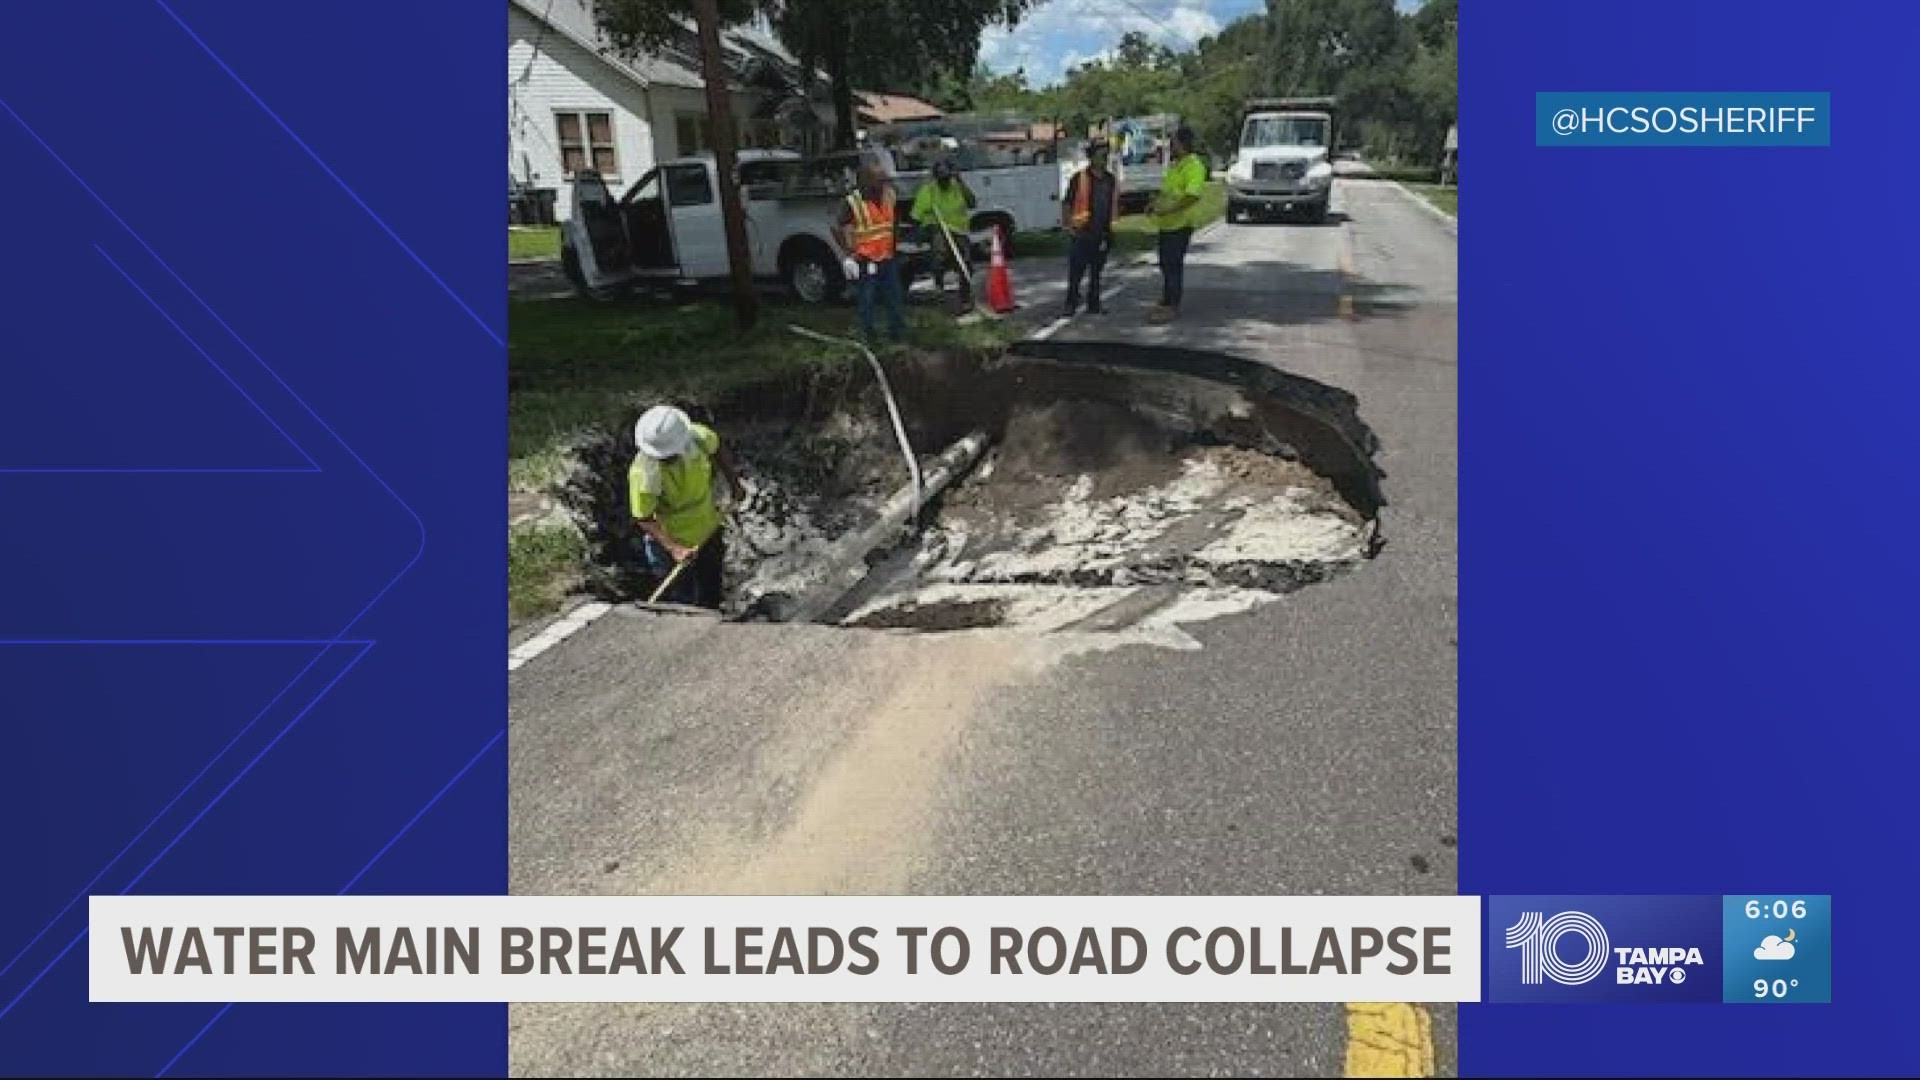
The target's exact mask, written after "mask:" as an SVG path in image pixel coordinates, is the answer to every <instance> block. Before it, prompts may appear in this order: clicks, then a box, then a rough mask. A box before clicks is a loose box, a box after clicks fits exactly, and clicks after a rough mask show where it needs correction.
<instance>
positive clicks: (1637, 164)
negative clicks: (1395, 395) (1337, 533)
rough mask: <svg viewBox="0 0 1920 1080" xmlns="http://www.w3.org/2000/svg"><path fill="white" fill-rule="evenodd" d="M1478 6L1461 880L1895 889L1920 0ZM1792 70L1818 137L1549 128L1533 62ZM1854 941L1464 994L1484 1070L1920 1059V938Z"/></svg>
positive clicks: (1745, 1067) (1754, 1070)
mask: <svg viewBox="0 0 1920 1080" xmlns="http://www.w3.org/2000/svg"><path fill="white" fill-rule="evenodd" d="M1461 7H1462V19H1461V36H1460V58H1461V60H1460V63H1461V67H1460V93H1461V112H1462V114H1463V115H1464V116H1465V117H1466V118H1467V119H1466V122H1465V123H1464V124H1463V125H1462V127H1463V128H1464V129H1465V131H1466V132H1467V135H1466V138H1467V140H1468V146H1469V147H1470V149H1469V150H1468V151H1467V154H1468V159H1467V160H1469V161H1471V162H1473V163H1474V164H1472V165H1469V166H1468V167H1467V171H1468V172H1469V173H1470V174H1471V175H1472V176H1473V179H1472V180H1470V181H1468V182H1467V184H1466V186H1465V188H1464V189H1463V191H1462V195H1461V204H1462V212H1463V215H1464V217H1465V219H1466V222H1467V225H1466V226H1465V229H1464V237H1463V239H1462V242H1461V245H1460V259H1461V266H1460V271H1461V273H1460V282H1461V296H1460V305H1461V307H1460V317H1461V322H1460V346H1461V349H1460V356H1461V385H1460V405H1461V419H1460V432H1461V436H1460V437H1461V478H1460V479H1461V484H1460V490H1461V500H1462V504H1461V507H1460V522H1461V535H1460V559H1461V563H1460V587H1461V594H1462V603H1461V609H1460V619H1461V627H1460V641H1461V649H1460V859H1461V862H1460V888H1461V891H1462V892H1468V893H1481V894H1495V893H1520V892H1532V891H1551V892H1567V893H1577V892H1592V891H1596V890H1604V891H1607V892H1617V893H1646V894H1703V895H1704V894H1715V895H1720V894H1730V893H1739V892H1745V891H1747V890H1754V891H1755V892H1756V894H1757V892H1758V891H1759V890H1785V895H1794V894H1795V893H1796V892H1805V893H1826V894H1831V895H1832V896H1833V898H1834V902H1835V904H1836V905H1837V906H1838V907H1839V908H1840V910H1842V911H1843V912H1844V913H1845V918H1846V925H1848V926H1856V927H1899V926H1904V925H1907V923H1908V922H1909V921H1910V919H1911V917H1912V911H1911V909H1910V907H1909V906H1908V901H1909V900H1910V899H1911V898H1912V897H1913V896H1914V895H1915V889H1914V887H1913V886H1914V879H1915V871H1914V870H1913V868H1912V866H1911V860H1910V859H1907V858H1905V857H1904V856H1903V855H1902V854H1901V852H1902V851H1903V850H1904V848H1903V844H1905V839H1904V838H1906V837H1909V836H1911V835H1912V834H1913V833H1914V821H1915V816H1916V813H1917V812H1916V810H1915V807H1914V803H1913V799H1912V790H1913V780H1912V776H1911V773H1912V771H1913V764H1912V763H1913V762H1914V761H1915V760H1920V728H1916V726H1915V724H1914V723H1913V713H1914V702H1915V701H1916V700H1920V665H1915V664H1914V663H1913V646H1912V642H1913V640H1914V619H1915V612H1916V611H1920V560H1916V559H1915V558H1914V552H1913V536H1914V533H1915V517H1916V511H1915V508H1914V504H1913V500H1912V498H1911V497H1910V495H1909V493H1910V492H1911V491H1912V490H1913V485H1914V482H1915V474H1916V462H1920V423H1916V422H1915V409H1916V402H1920V365H1916V364H1915V363H1914V362H1913V360H1912V356H1913V352H1914V350H1913V346H1912V342H1913V337H1914V311H1915V305H1914V300H1913V292H1914V286H1915V282H1916V280H1917V279H1920V271H1916V252H1920V215H1917V214H1915V213H1914V212H1913V211H1912V205H1913V199H1914V183H1913V177H1914V175H1915V172H1916V166H1917V165H1920V149H1916V147H1915V145H1914V142H1913V140H1911V139H1908V138H1905V137H1903V136H1902V135H1900V134H1899V133H1901V132H1905V131H1907V130H1909V128H1910V127H1911V124H1910V122H1909V119H1908V113H1909V110H1910V105H1911V102H1912V93H1911V87H1910V82H1911V80H1910V77H1909V75H1908V72H1909V71H1910V70H1911V68H1912V42H1913V40H1914V39H1915V34H1916V29H1917V24H1920V10H1916V9H1913V8H1911V7H1906V6H1899V5H1887V4H1871V5H1828V6H1826V7H1823V8H1821V9H1819V10H1818V11H1817V12H1816V13H1810V12H1809V9H1807V8H1806V6H1805V5H1801V4H1788V3H1784V2H1779V0H1737V2H1736V0H1703V2H1700V3H1694V4H1670V3H1657V2H1654V0H1624V2H1621V3H1614V4H1607V5H1604V6H1595V5H1587V4H1542V3H1532V2H1524V0H1483V2H1475V3H1468V4H1463V5H1461ZM1783 83H1784V84H1786V85H1788V86H1790V87H1796V86H1797V87H1812V88H1816V89H1820V90H1826V91H1830V92H1831V93H1832V98H1833V107H1834V110H1835V119H1834V125H1833V145H1832V147H1831V148H1830V149H1824V150H1808V149H1777V150H1774V149H1759V148H1755V149H1738V150H1734V149H1726V150H1718V149H1699V150H1679V149H1675V150H1662V151H1657V152H1648V151H1642V150H1608V149H1597V148H1596V149H1583V150H1550V149H1542V148H1537V147H1535V146H1534V134H1533V122H1534V116H1533V108H1534V95H1535V94H1536V93H1538V92H1540V91H1543V90H1578V89H1608V88H1629V89H1630V88H1645V89H1657V90H1686V89H1695V90H1724V89H1726V88H1728V87H1745V86H1752V87H1762V86H1772V87H1778V86H1781V85H1782V84H1783ZM1842 937H1843V938H1844V937H1845V935H1844V933H1843V935H1842ZM1833 965H1834V967H1833V979H1834V984H1835V986H1836V987H1838V988H1840V994H1839V1000H1838V1001H1837V1002H1836V1003H1835V1004H1833V1005H1831V1006H1821V1007H1809V1008H1804V1009H1756V1008H1733V1007H1725V1008H1663V1007H1659V1006H1652V1007H1647V1006H1610V1005H1590V1006H1580V1007H1568V1008H1552V1007H1545V1008H1543V1007H1531V1006H1530V1007H1515V1006H1503V1005H1493V1004H1481V1005H1470V1006H1463V1007H1462V1008H1461V1010H1460V1071H1461V1073H1462V1074H1463V1075H1517V1076H1539V1075H1566V1074H1577V1075H1584V1076H1594V1075H1652V1074H1662V1075H1681V1076H1687V1075H1774V1076H1805V1075H1845V1074H1874V1075H1913V1074H1914V1073H1915V1072H1917V1071H1920V1044H1916V1043H1914V1042H1913V1041H1912V1040H1905V1039H1890V1038H1888V1033H1889V1032H1894V1031H1903V1030H1905V1029H1906V1028H1907V1027H1909V1026H1910V1025H1911V1017H1910V1012H1911V1009H1910V1007H1909V1005H1908V1002H1909V998H1910V995H1909V993H1908V992H1907V988H1906V985H1905V984H1906V983H1907V982H1908V981H1910V980H1909V979H1908V977H1907V973H1906V969H1905V967H1904V966H1903V965H1900V964H1889V963H1884V962H1882V961H1881V960H1880V959H1879V958H1878V957H1877V956H1875V955H1874V954H1872V953H1870V952H1861V951H1859V950H1849V949H1848V948H1847V947H1846V946H1845V944H1844V943H1842V944H1841V945H1840V947H1839V948H1838V949H1837V950H1836V953H1835V955H1834V958H1833Z"/></svg>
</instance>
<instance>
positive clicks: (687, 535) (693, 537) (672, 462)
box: [627, 424, 720, 547]
mask: <svg viewBox="0 0 1920 1080" xmlns="http://www.w3.org/2000/svg"><path fill="white" fill-rule="evenodd" d="M719 452H720V436H719V435H718V434H716V433H715V432H714V430H713V429H712V428H710V427H708V426H706V425H705V424H694V425H693V446H692V447H691V448H689V449H688V450H687V452H686V453H684V454H681V455H680V456H679V457H677V458H670V459H668V460H666V461H661V460H660V459H658V458H652V457H648V456H647V455H646V454H636V455H634V458H633V464H632V465H631V466H630V467H629V468H628V469H627V505H628V508H629V509H630V510H632V512H633V516H634V517H635V518H637V519H639V520H643V521H644V520H645V519H647V518H658V519H659V521H660V528H661V529H662V530H664V531H665V532H666V534H667V535H668V536H671V537H672V538H673V539H674V542H675V543H680V544H685V545H687V546H688V547H694V546H697V545H699V544H704V543H706V541H707V537H709V536H712V535H713V534H714V532H715V531H717V530H718V529H719V528H720V508H719V507H718V506H716V505H715V504H714V501H713V455H715V454H717V453H719Z"/></svg>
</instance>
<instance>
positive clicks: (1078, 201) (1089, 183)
mask: <svg viewBox="0 0 1920 1080" xmlns="http://www.w3.org/2000/svg"><path fill="white" fill-rule="evenodd" d="M1092 220H1093V175H1092V174H1091V173H1090V172H1088V171H1087V170H1086V169H1081V170H1080V171H1079V172H1077V173H1075V174H1073V203H1072V208H1071V209H1070V210H1069V211H1068V214H1067V225H1068V227H1069V228H1074V229H1084V228H1086V227H1087V224H1088V223H1089V222H1091V221H1092Z"/></svg>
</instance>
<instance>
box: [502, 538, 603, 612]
mask: <svg viewBox="0 0 1920 1080" xmlns="http://www.w3.org/2000/svg"><path fill="white" fill-rule="evenodd" d="M586 558H587V545H586V541H585V539H584V538H582V537H581V535H580V533H579V532H578V531H577V530H575V529H574V528H572V527H571V526H566V525H559V526H555V525H536V526H531V527H527V528H520V529H514V530H512V531H511V532H509V533H508V535H507V615H508V617H509V618H511V619H512V620H514V621H515V622H518V621H520V620H522V619H530V618H533V617H535V616H538V615H543V614H546V613H547V612H550V611H553V610H554V609H555V608H557V607H559V606H560V602H561V601H562V600H565V599H566V596H567V593H568V592H570V591H572V589H573V587H574V586H575V585H576V584H577V583H578V582H579V580H580V573H581V568H582V567H583V566H584V565H585V564H586Z"/></svg>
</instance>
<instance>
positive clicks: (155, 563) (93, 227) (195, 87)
mask: <svg viewBox="0 0 1920 1080" xmlns="http://www.w3.org/2000/svg"><path fill="white" fill-rule="evenodd" d="M370 14H371V12H370V11H362V10H360V9H353V10H351V11H349V10H347V9H339V10H335V9H331V8H314V7H313V6H311V5H284V4H258V3H239V2H231V0H228V2H214V0H164V2H156V0H126V2H123V3H115V4H106V5H101V4H9V5H7V8H6V31H5V33H4V34H3V35H0V170H4V175H5V177H6V180H5V182H4V185H3V188H0V189H3V190H4V191H5V193H6V195H7V196H8V199H7V203H8V210H9V213H8V215H7V237H8V247H7V251H6V255H5V258H4V262H3V263H0V266H3V267H4V269H0V275H4V280H0V313H3V314H4V317H5V322H6V327H7V329H6V338H5V340H6V345H5V346H4V347H0V356H3V357H4V359H5V362H6V363H5V367H6V372H7V380H8V381H7V387H6V389H5V390H4V391H0V507H4V509H0V517H4V520H5V521H6V523H7V525H8V527H7V528H6V529H4V530H0V565H3V566H5V567H6V569H7V591H6V599H5V601H4V602H0V687H4V688H5V689H4V691H0V724H3V725H4V728H3V730H4V734H5V740H6V742H5V748H4V750H0V763H4V782H0V817H3V818H4V820H5V821H7V822H8V825H9V828H8V836H9V838H10V842H9V843H8V845H7V859H6V866H5V870H4V880H5V882H6V887H5V888H4V889H0V1071H4V1072H7V1073H13V1074H29V1075H30V1074H41V1073H61V1074H71V1073H94V1074H102V1073H104V1074H122V1075H153V1074H154V1073H156V1072H160V1071H163V1070H166V1071H169V1072H171V1073H178V1074H231V1075H261V1074H287V1073H307V1074H322V1075H325V1074H333V1075H339V1074H375V1075H383V1074H384V1075H391V1074H409V1073H410V1074H421V1073H442V1074H445V1073H460V1074H498V1073H502V1072H504V1069H505V1063H506V1023H505V1021H506V1011H505V1009H504V1007H501V1006H491V1005H483V1006H472V1005H463V1006H426V1007H420V1006H326V1007H321V1006H314V1007H308V1006H236V1007H233V1008H231V1009H226V1008H222V1007H221V1006H212V1005H180V1006H132V1005H101V1006H89V1005H88V1004H87V1003H86V996H87V985H86V940H85V936H84V930H85V926H86V902H85V895H86V894H87V893H90V892H92V893H119V892H128V891H131V892H154V893H203V892H204V893H323V894H327V893H335V892H341V891H353V892H361V893H488V892H501V891H504V889H505V884H506V854H505V836H506V814H505V802H506V800H505V791H506V784H505V755H504V753H503V749H504V731H503V723H504V717H505V704H504V698H505V671H504V664H503V657H502V655H501V654H502V639H501V628H502V627H503V625H504V621H505V611H504V610H503V608H504V602H505V598H504V589H503V559H502V557H501V546H500V538H501V536H502V518H501V514H502V496H501V493H502V490H503V487H504V479H505V478H504V468H505V430H504V421H503V417H504V413H505V403H504V394H505V370H504V369H505V363H504V361H505V355H504V347H503V344H502V336H503V334H504V332H505V329H504V324H505V317H504V308H505V300H504V297H505V280H504V267H503V263H502V255H503V251H502V244H501V236H500V229H499V223H500V199H499V195H500V165H501V164H502V161H503V150H504V144H505V139H504V132H503V130H502V119H503V117H502V109H503V105H502V102H503V100H504V99H503V97H502V93H501V86H500V73H501V68H500V57H501V48H502V43H503V40H504V34H503V29H504V28H503V26H502V15H501V12H500V11H499V10H498V9H493V8H483V7H482V6H480V5H474V4H469V3H457V2H454V0H432V2H429V0H419V2H415V3H408V4H393V5H383V6H381V7H380V9H379V11H378V14H377V17H371V18H370V17H368V16H369V15H370Z"/></svg>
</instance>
